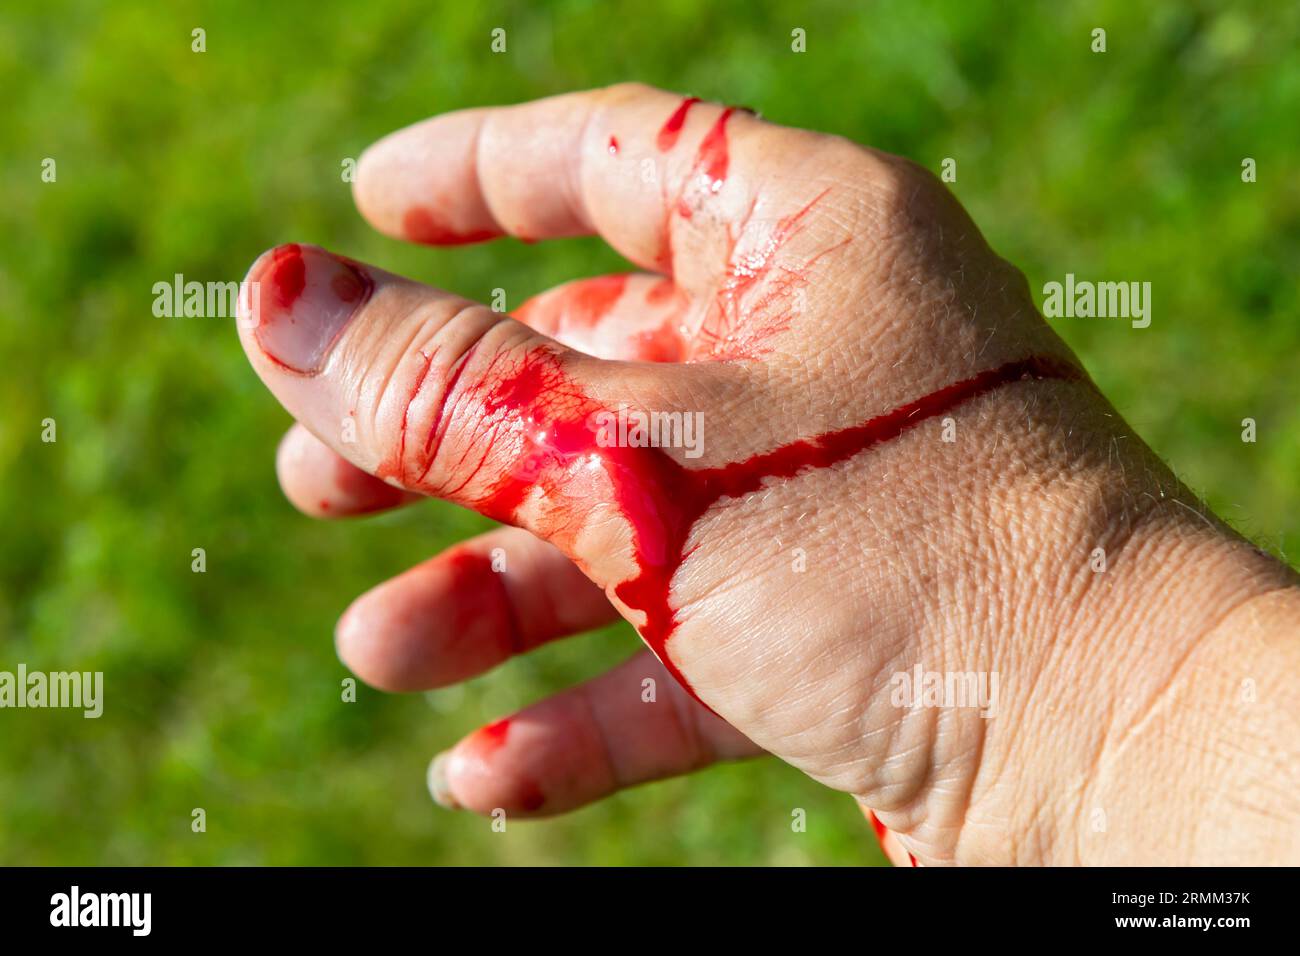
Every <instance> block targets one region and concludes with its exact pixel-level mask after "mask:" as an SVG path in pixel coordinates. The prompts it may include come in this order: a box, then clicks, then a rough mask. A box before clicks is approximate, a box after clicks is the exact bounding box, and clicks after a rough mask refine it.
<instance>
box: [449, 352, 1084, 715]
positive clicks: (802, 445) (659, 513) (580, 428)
mask: <svg viewBox="0 0 1300 956" xmlns="http://www.w3.org/2000/svg"><path fill="white" fill-rule="evenodd" d="M499 360H503V359H501V357H498V359H497V360H494V364H495V362H496V361H499ZM1079 377H1080V372H1079V370H1078V369H1077V368H1075V367H1074V366H1073V365H1070V364H1069V363H1066V362H1064V361H1061V360H1059V359H1054V358H1042V357H1035V358H1026V359H1022V360H1019V361H1015V362H1009V363H1007V364H1005V365H1002V366H999V367H997V368H992V369H988V370H986V371H983V372H980V373H979V374H977V375H974V376H972V377H971V378H968V379H964V380H962V381H960V382H956V383H954V384H952V385H949V386H947V387H945V388H941V389H939V390H938V391H936V392H933V393H931V394H929V395H926V396H923V397H921V398H919V399H916V400H915V401H912V402H908V403H907V404H905V405H901V406H899V407H898V408H895V409H894V410H892V411H889V412H886V413H885V414H883V415H880V416H877V417H876V418H872V419H870V420H869V421H866V422H863V423H862V424H860V425H854V426H851V427H848V428H843V429H839V430H837V431H830V432H825V433H823V434H820V435H816V436H813V437H810V438H804V439H800V440H797V441H793V442H790V443H789V444H786V445H783V446H780V447H778V448H774V449H772V450H770V451H766V452H763V453H760V454H756V455H753V456H751V457H749V458H746V459H744V460H743V461H737V462H732V463H730V464H727V465H723V466H719V467H714V468H705V469H698V470H695V469H689V468H687V467H685V466H684V465H682V464H679V463H678V462H677V461H676V460H674V459H673V458H671V457H669V455H668V454H666V453H665V452H664V451H663V450H661V449H658V448H629V447H610V446H608V444H602V443H600V442H599V441H598V440H597V433H598V429H597V428H596V426H595V425H594V424H593V420H594V417H595V414H596V413H597V412H600V411H602V410H604V409H602V407H601V406H600V405H599V404H598V403H596V402H595V401H593V400H592V399H590V398H589V397H587V396H586V395H584V394H583V393H582V392H581V391H580V390H579V389H578V388H577V387H576V386H575V385H574V383H573V382H572V381H571V380H570V379H569V377H568V376H567V375H566V374H565V372H564V370H563V368H562V366H561V364H560V358H559V356H558V355H557V354H556V353H554V352H553V351H551V350H549V349H546V348H539V349H534V350H533V351H531V352H529V353H527V354H526V355H525V356H524V357H523V358H522V360H519V364H518V366H517V367H516V368H514V369H510V370H496V371H495V372H494V370H493V369H491V368H490V369H489V370H488V374H487V376H486V377H485V379H484V381H486V382H490V383H492V384H491V385H490V386H489V387H488V390H487V392H486V394H484V395H482V396H481V397H480V398H479V401H478V403H477V404H478V407H479V408H481V411H482V414H481V417H480V419H479V421H478V422H477V428H479V429H482V430H483V433H481V434H477V435H469V436H466V446H467V451H466V452H465V453H464V454H463V455H462V457H461V461H460V462H459V463H458V467H459V468H460V470H457V468H453V469H452V472H453V473H456V474H459V475H463V477H462V479H461V480H460V482H459V483H458V484H457V485H455V486H454V487H446V486H443V487H432V488H429V489H428V490H429V492H430V493H432V494H437V495H440V496H443V497H453V498H457V499H458V500H463V501H464V502H465V503H468V504H471V505H472V506H473V507H475V508H476V509H477V510H478V511H479V512H481V513H482V514H485V515H487V516H488V517H490V518H495V519H496V520H498V521H503V522H507V523H515V522H516V521H517V514H518V512H519V509H520V507H521V506H522V505H523V504H524V502H525V501H526V500H528V499H529V498H530V496H534V495H538V494H540V495H541V497H542V498H544V499H545V501H546V504H547V505H548V509H547V510H546V511H544V512H542V513H541V515H540V516H539V517H538V518H536V519H535V521H534V524H533V528H534V530H535V531H539V532H540V533H543V534H544V536H547V537H549V538H551V539H552V540H555V541H557V543H560V544H561V545H562V546H563V545H565V544H568V545H570V546H571V545H572V543H573V540H574V539H575V538H576V534H577V530H576V529H575V528H574V527H573V525H574V524H576V523H580V521H581V519H582V517H584V516H586V515H587V514H589V513H590V510H591V507H592V504H591V502H592V496H593V494H595V493H596V492H595V491H594V490H593V489H592V488H591V486H590V484H589V476H590V475H591V473H592V471H593V470H595V471H597V472H600V473H603V474H604V476H605V477H606V479H607V481H608V484H609V490H610V492H612V498H613V501H614V503H615V504H616V506H617V508H618V511H619V513H620V514H621V515H622V516H623V517H624V518H625V519H626V520H627V522H628V523H629V524H630V526H631V531H632V547H633V552H634V557H635V562H636V567H637V573H636V574H635V575H633V576H632V577H630V578H628V579H626V580H624V581H622V582H621V583H619V584H618V585H616V586H615V587H614V594H615V596H616V597H617V598H618V599H619V601H621V602H622V604H623V605H624V606H626V607H627V608H629V609H632V610H636V611H640V612H641V614H642V615H643V616H644V619H643V621H642V622H641V623H640V624H639V625H638V630H639V632H640V634H641V636H642V638H643V639H644V640H645V642H646V644H647V645H649V647H650V648H651V649H652V650H653V651H654V653H655V654H656V656H658V658H659V659H660V661H662V662H663V664H664V666H665V667H666V668H667V669H668V671H669V672H670V673H671V674H672V675H673V676H674V677H675V678H676V679H677V680H678V681H679V682H680V683H681V684H682V686H683V687H685V688H686V689H687V690H688V691H690V692H691V693H692V694H694V691H693V690H692V688H691V685H690V682H689V681H688V680H687V679H686V677H685V675H684V674H682V672H681V671H680V669H679V668H678V666H677V664H676V663H675V662H674V661H673V660H672V657H671V655H670V654H669V648H668V644H669V641H670V639H671V638H672V636H673V634H674V632H675V631H676V629H677V625H678V620H677V616H676V612H675V610H674V608H673V606H672V604H671V603H670V600H669V595H670V589H671V586H672V580H673V576H674V575H675V574H676V573H677V570H678V568H679V567H680V566H681V564H682V562H683V560H684V559H685V557H686V554H687V552H686V542H687V539H688V537H689V536H690V533H691V529H692V528H693V527H694V526H695V524H696V522H698V521H699V520H700V518H702V517H703V516H704V514H705V512H707V511H708V510H709V509H710V508H711V507H712V506H714V505H715V504H717V503H718V502H720V501H721V500H723V499H724V498H731V499H740V498H743V497H745V496H746V495H749V494H753V493H755V492H757V491H759V490H761V489H762V488H763V486H764V484H765V483H767V482H771V481H781V480H787V479H790V478H793V477H795V476H796V475H798V474H800V473H801V472H805V471H808V470H812V469H819V468H828V467H830V466H832V465H835V464H838V463H840V462H843V461H847V460H848V459H850V458H852V457H853V456H855V455H857V454H859V453H861V452H863V451H865V450H867V449H869V448H872V447H873V446H876V445H879V444H881V443H883V442H887V441H890V440H891V439H894V438H897V437H898V436H899V435H901V434H902V433H904V432H905V431H908V430H910V429H912V428H915V427H916V426H917V425H919V424H920V423H922V422H924V421H927V420H929V419H931V418H934V417H935V416H937V415H941V414H943V413H944V412H947V411H950V410H952V409H953V408H955V407H956V406H958V405H961V404H963V403H964V402H967V401H970V400H971V399H973V398H976V397H978V396H980V395H983V394H984V393H986V392H988V391H990V390H992V389H995V388H997V387H999V386H1002V385H1006V384H1009V383H1012V382H1017V381H1022V380H1029V379H1064V380H1074V379H1078V378H1079ZM471 453H477V454H478V456H479V457H478V460H477V463H470V464H468V466H467V465H466V461H465V458H466V456H468V455H469V454H471ZM488 474H491V475H493V476H495V477H493V478H490V479H488V480H486V481H484V480H483V476H484V475H488ZM584 478H586V480H585V481H584V480H580V479H584ZM475 481H481V482H483V483H482V484H481V485H480V486H479V487H480V488H482V489H484V490H477V489H476V490H473V491H470V490H468V489H469V486H470V484H471V482H475ZM697 699H698V698H697Z"/></svg>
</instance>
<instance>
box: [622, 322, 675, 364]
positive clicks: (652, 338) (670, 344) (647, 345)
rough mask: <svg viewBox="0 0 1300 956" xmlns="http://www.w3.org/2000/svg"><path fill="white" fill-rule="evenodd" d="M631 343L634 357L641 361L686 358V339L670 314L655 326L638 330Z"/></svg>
mask: <svg viewBox="0 0 1300 956" xmlns="http://www.w3.org/2000/svg"><path fill="white" fill-rule="evenodd" d="M632 345H633V349H634V355H635V357H636V358H638V359H640V360H641V361H642V362H681V361H684V360H685V358H686V341H685V340H684V339H683V338H682V332H681V327H680V326H679V324H678V321H677V320H676V319H675V318H673V317H671V316H670V317H669V318H668V319H666V320H665V321H664V323H663V324H662V325H660V326H659V327H657V328H654V329H651V330H649V331H647V332H638V333H637V335H636V337H635V339H633V342H632Z"/></svg>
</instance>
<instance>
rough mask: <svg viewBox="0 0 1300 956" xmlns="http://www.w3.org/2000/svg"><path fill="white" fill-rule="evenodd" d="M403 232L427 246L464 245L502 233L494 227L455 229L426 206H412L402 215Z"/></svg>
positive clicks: (493, 237) (412, 239) (492, 237)
mask: <svg viewBox="0 0 1300 956" xmlns="http://www.w3.org/2000/svg"><path fill="white" fill-rule="evenodd" d="M402 233H403V234H404V235H405V236H406V238H407V239H410V240H411V241H412V242H419V243H423V244H424V245H427V246H464V245H468V244H470V243H473V242H483V241H484V240H487V239H495V238H496V237H497V236H498V235H500V233H499V232H497V231H495V230H492V229H469V230H463V231H462V230H459V229H453V228H452V227H451V226H449V225H447V223H446V222H444V221H443V220H442V219H440V218H439V217H438V216H437V215H436V214H435V213H434V212H433V211H432V210H430V209H427V208H425V207H424V206H412V207H411V208H410V209H408V210H407V211H406V215H404V216H403V217H402Z"/></svg>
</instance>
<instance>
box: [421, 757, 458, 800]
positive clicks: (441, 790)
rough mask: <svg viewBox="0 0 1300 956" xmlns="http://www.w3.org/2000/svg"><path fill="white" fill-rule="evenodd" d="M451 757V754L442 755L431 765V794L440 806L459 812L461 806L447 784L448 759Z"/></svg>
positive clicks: (435, 758)
mask: <svg viewBox="0 0 1300 956" xmlns="http://www.w3.org/2000/svg"><path fill="white" fill-rule="evenodd" d="M450 756H451V754H450V753H446V752H444V753H440V754H438V756H436V757H434V758H433V763H431V764H429V781H428V782H429V794H430V796H432V797H433V802H434V803H436V804H437V805H438V806H440V807H444V808H446V809H448V810H459V809H460V804H459V803H457V802H456V798H455V797H454V796H452V793H451V787H450V786H448V784H447V758H448V757H450Z"/></svg>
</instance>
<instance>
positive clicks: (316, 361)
mask: <svg viewBox="0 0 1300 956" xmlns="http://www.w3.org/2000/svg"><path fill="white" fill-rule="evenodd" d="M249 278H250V280H251V281H250V282H249V284H248V285H249V290H248V294H247V300H246V302H245V305H244V307H245V308H246V309H247V310H248V312H249V317H250V320H251V322H252V325H253V336H254V338H256V340H257V344H258V346H259V347H260V348H261V349H262V352H263V353H264V354H265V355H266V356H267V358H269V359H271V361H273V362H275V363H276V364H277V365H279V366H281V367H283V368H285V369H287V370H288V371H291V372H297V373H298V374H300V375H314V374H316V373H317V372H319V371H320V370H321V368H323V367H324V365H325V360H326V359H327V358H329V354H330V350H331V349H332V348H333V347H334V343H335V342H336V341H338V338H339V335H340V333H341V332H342V331H343V329H344V328H346V327H347V324H348V322H349V321H350V320H351V319H352V317H353V316H354V315H356V313H357V312H358V311H359V310H360V308H361V306H362V305H364V304H365V302H366V300H367V299H369V298H370V294H371V292H373V291H374V285H375V283H374V280H373V279H372V278H371V277H370V275H369V273H367V272H366V270H365V269H364V268H362V267H361V266H359V265H357V264H356V263H354V262H352V261H350V260H347V259H343V258H340V257H338V256H334V255H331V254H330V253H328V252H326V251H325V250H324V249H320V248H318V247H316V246H301V245H297V244H293V245H286V246H279V247H277V248H275V249H272V250H271V251H270V252H268V253H266V254H265V255H263V256H262V258H261V259H259V260H258V261H257V262H256V263H254V265H253V268H252V270H251V271H250V273H249Z"/></svg>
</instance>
